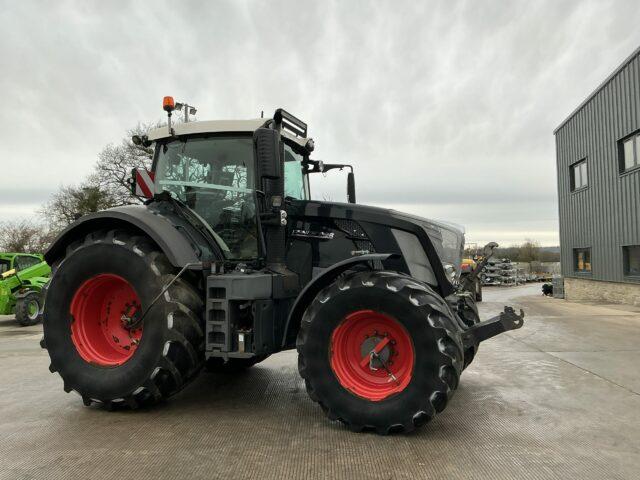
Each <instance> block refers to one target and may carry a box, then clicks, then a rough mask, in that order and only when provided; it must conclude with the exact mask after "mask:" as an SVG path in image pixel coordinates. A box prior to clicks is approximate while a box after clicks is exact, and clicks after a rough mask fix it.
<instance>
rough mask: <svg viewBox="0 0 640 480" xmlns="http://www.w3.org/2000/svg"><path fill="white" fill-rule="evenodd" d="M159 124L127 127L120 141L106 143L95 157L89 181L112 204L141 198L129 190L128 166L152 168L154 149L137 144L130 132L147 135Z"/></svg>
mask: <svg viewBox="0 0 640 480" xmlns="http://www.w3.org/2000/svg"><path fill="white" fill-rule="evenodd" d="M160 126H161V124H138V125H137V126H136V127H134V128H132V129H130V130H128V131H127V136H126V137H125V138H124V139H123V140H122V142H121V143H120V145H107V146H106V147H105V148H104V149H103V150H102V151H101V152H100V153H99V154H98V161H97V162H96V165H95V167H94V171H93V173H92V174H91V175H90V177H89V179H88V181H89V183H90V184H91V185H95V186H96V187H98V188H99V189H100V190H101V191H103V192H105V194H106V195H107V196H108V197H109V198H110V200H111V203H113V204H114V205H130V204H136V203H140V199H139V198H138V197H136V196H135V195H132V194H131V191H130V188H129V179H130V178H131V170H133V169H134V168H138V167H144V168H147V169H150V168H151V161H152V158H153V149H151V148H149V147H145V146H144V145H136V144H135V143H133V142H132V141H131V137H132V136H133V135H138V136H143V135H146V134H147V133H148V132H149V130H151V129H152V128H159V127H160Z"/></svg>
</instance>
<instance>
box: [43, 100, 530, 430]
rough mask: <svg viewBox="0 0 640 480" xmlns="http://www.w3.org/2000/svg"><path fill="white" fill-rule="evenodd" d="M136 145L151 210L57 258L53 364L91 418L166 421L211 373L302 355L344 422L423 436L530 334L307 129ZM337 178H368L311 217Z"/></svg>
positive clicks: (240, 126)
mask: <svg viewBox="0 0 640 480" xmlns="http://www.w3.org/2000/svg"><path fill="white" fill-rule="evenodd" d="M164 108H165V110H166V111H167V112H168V113H169V115H171V112H172V111H173V110H174V108H175V103H174V102H173V99H172V98H171V97H166V98H165V101H164ZM133 140H134V142H136V143H140V144H144V145H145V146H148V147H151V146H152V145H155V147H154V148H155V150H154V151H155V154H154V159H153V167H152V171H150V172H147V171H141V170H138V171H135V172H134V178H135V184H134V185H133V188H134V189H135V190H136V191H137V192H138V194H140V195H143V196H145V197H147V198H146V200H145V202H144V205H136V206H126V207H119V208H113V209H110V210H105V211H102V212H98V213H94V214H91V215H87V216H85V217H82V218H80V219H79V220H77V221H76V222H75V223H74V224H72V225H71V226H69V227H68V228H67V229H66V230H64V231H63V232H62V233H61V234H60V236H59V237H58V238H57V239H56V241H55V242H54V243H53V244H52V245H51V247H50V248H49V250H48V251H47V252H46V254H45V258H46V260H47V262H48V263H49V264H50V265H51V266H52V268H53V275H52V278H51V282H50V284H49V286H48V288H47V289H46V301H45V307H44V320H43V321H44V338H43V341H42V346H43V347H44V348H46V349H47V350H48V352H49V355H50V357H51V366H50V370H51V371H52V372H58V373H59V374H60V376H61V377H62V379H63V381H64V389H65V390H66V391H67V392H69V391H71V390H74V391H76V392H77V393H78V394H80V396H81V397H82V399H83V401H84V403H85V404H86V405H90V404H93V403H96V404H99V405H103V406H104V407H105V408H107V409H113V408H119V407H126V408H137V407H142V406H148V405H151V404H154V403H156V402H158V401H161V400H163V399H165V398H167V397H169V396H171V395H173V394H175V393H176V392H178V391H180V390H181V389H182V388H183V387H185V386H186V385H187V384H188V383H189V382H190V381H191V380H192V379H193V378H194V377H195V376H196V375H197V374H198V372H200V370H201V369H203V368H206V369H209V370H213V371H221V372H233V371H237V370H239V369H244V368H249V367H251V366H253V365H255V364H257V363H259V362H261V361H263V360H264V359H266V358H267V357H268V356H269V355H271V354H274V353H276V352H279V351H282V350H287V349H294V348H295V349H297V351H298V368H299V371H300V375H301V376H302V378H303V379H304V381H305V384H306V388H307V391H308V393H309V396H310V398H311V399H312V400H313V401H314V402H317V403H318V404H320V406H321V407H322V409H323V410H324V412H325V413H326V415H327V416H328V417H329V418H330V419H332V420H339V421H341V422H343V423H344V424H346V425H347V426H348V427H349V428H351V429H353V430H356V431H362V430H373V431H376V432H378V433H382V434H386V433H390V432H400V431H410V430H413V429H414V428H416V427H419V426H420V425H423V424H424V423H426V422H428V421H429V420H430V419H431V418H433V417H434V415H435V414H436V413H438V412H441V411H442V410H444V408H445V407H446V405H447V402H448V401H449V400H450V399H451V397H452V396H453V393H454V392H455V390H456V388H457V386H458V381H459V378H460V374H461V373H462V371H463V369H464V368H465V367H466V366H467V365H469V363H470V362H471V360H472V359H473V356H474V355H475V353H476V351H477V349H478V344H479V343H480V342H481V341H483V340H485V339H487V338H489V337H492V336H494V335H497V334H499V333H501V332H503V331H505V330H510V329H514V328H518V327H520V326H521V325H522V318H523V316H524V315H523V313H522V312H520V314H519V315H518V314H516V313H515V312H514V311H513V309H511V308H510V307H505V309H504V312H503V313H501V314H500V315H499V316H497V317H494V318H491V319H488V320H485V321H480V319H479V318H478V313H477V309H476V306H475V299H474V296H473V295H472V294H471V293H469V292H468V291H466V290H465V289H464V288H462V287H463V286H462V285H459V284H458V278H459V272H458V270H459V268H460V264H461V257H462V251H463V246H464V234H463V231H462V230H461V229H459V228H457V227H455V226H452V225H449V224H447V223H443V222H436V221H431V220H426V219H424V218H419V217H415V216H412V215H407V214H404V213H400V212H397V211H394V210H387V209H382V208H374V207H368V206H363V205H358V204H356V203H355V197H356V195H355V181H354V176H353V170H352V169H351V167H350V166H349V165H343V164H327V163H323V162H321V161H318V160H313V159H311V158H310V155H311V153H312V152H313V149H314V144H313V140H312V139H311V138H308V137H307V125H306V124H305V123H304V122H302V121H300V120H299V119H297V118H296V117H294V116H293V115H291V114H289V113H287V112H286V111H284V110H282V109H279V110H277V111H276V112H275V114H274V116H273V118H271V119H264V118H261V119H257V120H246V121H194V122H184V123H179V124H175V125H172V124H171V116H169V125H168V126H167V127H163V128H160V129H157V130H154V131H151V132H150V133H149V135H148V136H144V137H135V138H134V139H133ZM332 169H334V170H343V169H349V170H350V171H349V173H348V176H347V197H348V203H333V202H325V201H318V200H312V199H311V195H310V191H309V176H310V175H312V174H315V173H321V172H327V171H329V170H332ZM488 249H489V250H491V249H492V246H491V245H490V246H489V247H488ZM485 253H486V255H485V256H487V257H488V256H490V253H491V252H490V251H489V252H485Z"/></svg>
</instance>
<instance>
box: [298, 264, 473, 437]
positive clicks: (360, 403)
mask: <svg viewBox="0 0 640 480" xmlns="http://www.w3.org/2000/svg"><path fill="white" fill-rule="evenodd" d="M442 304H443V302H442V299H441V298H440V297H439V296H438V295H437V294H436V293H435V292H434V291H433V290H431V288H429V287H428V286H426V285H424V284H420V283H418V282H416V281H415V280H413V279H412V278H410V277H407V276H405V275H402V274H399V273H395V272H385V271H382V272H381V271H376V272H361V273H355V274H350V275H346V276H344V277H341V278H339V279H338V280H337V281H336V282H335V283H333V284H332V285H330V286H328V287H326V288H325V289H324V290H322V291H321V292H320V293H319V294H318V295H317V296H316V298H315V299H314V301H313V302H312V303H311V305H310V306H309V307H308V308H307V310H306V312H305V314H304V316H303V319H302V323H301V326H300V331H299V334H298V338H297V342H296V346H297V350H298V370H299V372H300V375H301V376H302V378H303V379H304V381H305V385H306V388H307V393H308V394H309V396H310V397H311V399H312V400H313V401H315V402H317V403H318V404H319V405H320V406H321V407H322V410H323V411H324V412H325V414H326V415H327V416H328V417H329V419H331V420H339V421H340V422H342V423H343V424H345V425H347V426H348V427H349V428H350V429H351V430H353V431H363V430H372V431H375V432H377V433H379V434H389V433H396V432H403V431H404V432H408V431H411V430H414V429H415V428H417V427H420V426H422V425H423V424H425V423H427V422H428V421H430V420H431V419H432V418H433V417H434V416H435V415H436V414H437V413H440V412H442V411H443V410H444V409H445V407H446V405H447V403H448V402H449V400H450V399H451V397H452V395H453V393H454V392H455V390H456V388H457V386H458V380H459V377H460V374H461V372H462V367H463V361H464V359H463V350H462V345H461V343H460V328H459V327H458V326H457V325H456V324H455V322H454V320H453V319H452V318H451V315H452V314H451V312H450V311H449V310H448V309H447V308H446V307H443V306H442ZM383 343H384V347H381V344H383ZM376 349H378V351H377V352H376V353H377V356H376V357H375V358H374V356H373V354H372V353H371V352H373V351H375V350H376ZM387 362H389V363H387Z"/></svg>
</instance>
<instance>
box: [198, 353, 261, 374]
mask: <svg viewBox="0 0 640 480" xmlns="http://www.w3.org/2000/svg"><path fill="white" fill-rule="evenodd" d="M268 357H269V355H257V356H255V357H251V358H230V359H228V360H227V361H226V362H225V360H224V359H223V358H220V357H211V358H209V359H207V361H206V363H205V366H204V368H205V370H206V371H207V372H210V373H237V372H241V371H243V370H246V369H247V368H251V367H253V366H254V365H257V364H258V363H260V362H262V361H263V360H266V359H267V358H268Z"/></svg>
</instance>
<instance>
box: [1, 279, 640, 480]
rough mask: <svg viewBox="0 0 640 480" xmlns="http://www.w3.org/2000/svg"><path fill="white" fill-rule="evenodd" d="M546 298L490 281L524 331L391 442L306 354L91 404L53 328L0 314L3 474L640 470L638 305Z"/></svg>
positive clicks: (482, 358) (469, 474) (579, 473)
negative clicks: (136, 406) (336, 413)
mask: <svg viewBox="0 0 640 480" xmlns="http://www.w3.org/2000/svg"><path fill="white" fill-rule="evenodd" d="M539 292H540V285H539V284H532V285H526V286H522V287H514V288H508V289H499V288H493V289H489V288H487V289H485V302H484V303H482V304H481V310H482V313H483V316H488V315H489V314H494V313H497V312H498V311H499V310H500V309H501V308H502V305H503V304H504V303H503V302H513V303H515V304H517V305H518V306H522V308H524V309H525V311H526V314H527V318H526V323H525V326H524V328H522V329H521V330H518V331H514V332H509V333H506V334H503V335H501V336H499V337H497V338H495V339H493V340H490V341H488V342H486V343H485V344H483V345H482V347H481V349H480V352H479V354H478V356H477V358H476V360H475V362H474V363H473V364H472V365H471V367H470V368H469V369H468V370H467V371H465V373H464V374H463V375H462V380H461V385H460V387H459V389H458V391H457V393H456V395H455V397H454V398H453V400H452V402H451V403H450V405H449V407H448V408H447V410H446V411H445V412H444V413H442V414H441V415H439V416H437V417H436V419H435V420H434V421H433V422H431V423H430V424H428V425H427V426H426V427H425V428H423V429H421V430H419V431H417V432H415V433H413V434H409V435H395V436H387V437H380V436H376V435H374V434H355V433H351V432H349V431H348V430H346V429H345V428H343V427H342V426H340V425H339V424H337V423H331V422H329V421H328V420H327V419H326V418H325V417H324V415H323V414H322V412H321V410H320V408H319V407H317V406H316V405H315V404H314V403H312V402H311V400H310V399H309V398H308V397H307V394H306V392H305V390H304V386H303V383H302V381H301V380H300V377H299V376H298V373H297V367H296V354H295V353H294V352H285V353H281V354H278V355H275V356H273V357H271V358H269V359H268V360H267V361H265V362H264V363H262V364H260V365H258V366H257V367H254V368H253V369H251V370H250V371H248V372H246V373H244V374H242V375H240V376H236V377H231V376H227V377H222V376H216V375H212V374H202V375H201V376H200V377H199V378H198V379H197V380H196V381H195V382H194V383H193V384H192V385H191V386H190V387H189V388H187V389H186V390H185V391H184V392H182V393H181V394H180V395H178V396H176V397H174V398H172V399H171V400H170V401H168V402H166V403H165V404H163V405H160V406H159V407H156V408H154V409H151V410H147V411H138V412H127V411H125V412H113V413H109V412H105V411H102V410H100V409H97V408H95V407H92V408H86V407H84V406H83V405H82V402H81V400H80V397H79V396H77V395H76V394H74V393H71V394H65V393H64V392H63V390H62V381H61V380H60V378H59V377H58V375H57V374H56V375H53V374H50V373H49V371H48V369H47V367H48V365H49V361H48V357H47V354H46V352H45V351H43V350H41V349H40V347H39V345H38V342H39V340H40V336H41V328H42V327H41V326H36V327H28V328H21V327H19V326H18V324H17V323H16V322H15V321H14V320H13V319H12V317H0V362H1V364H2V368H1V370H0V478H1V479H12V480H13V479H32V478H42V479H52V478H78V479H88V478H91V479H103V478H104V479H115V478H118V479H121V478H135V479H140V480H142V479H160V478H184V479H196V478H198V479H200V478H202V479H205V478H206V479H215V478H256V479H268V478H274V479H276V478H277V479H280V478H291V479H298V478H326V479H335V478H367V479H391V478H412V479H414V478H442V479H458V478H460V479H462V478H464V479H467V478H469V479H487V478H490V479H492V480H497V479H546V478H558V479H573V478H576V479H578V478H579V479H605V478H606V479H619V478H625V479H632V478H636V479H638V478H640V372H639V370H640V369H639V365H640V309H639V308H635V309H634V308H633V307H622V306H616V305H587V304H575V303H568V302H565V301H563V300H557V299H551V298H544V297H542V296H541V295H540V294H539Z"/></svg>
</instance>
